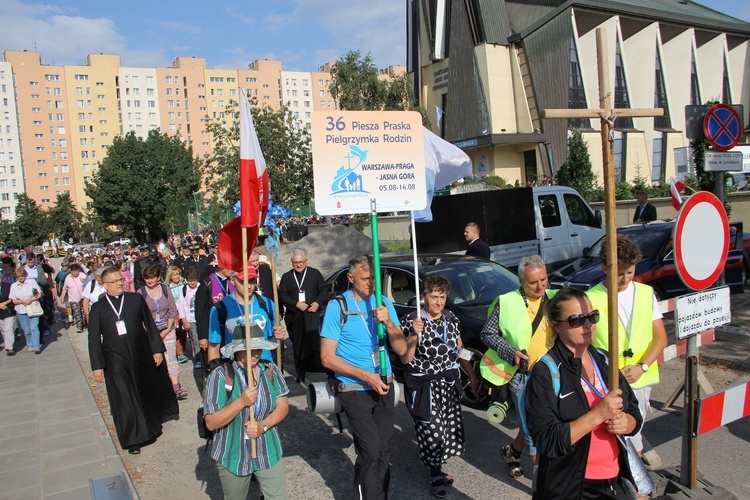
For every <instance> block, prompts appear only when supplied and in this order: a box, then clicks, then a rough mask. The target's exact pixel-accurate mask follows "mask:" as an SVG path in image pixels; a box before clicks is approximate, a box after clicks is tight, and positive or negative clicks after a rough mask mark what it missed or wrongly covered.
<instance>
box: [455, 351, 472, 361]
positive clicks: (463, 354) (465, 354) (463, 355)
mask: <svg viewBox="0 0 750 500" xmlns="http://www.w3.org/2000/svg"><path fill="white" fill-rule="evenodd" d="M458 357H459V358H461V359H464V360H466V361H471V358H473V357H474V353H473V352H471V351H470V350H468V349H461V350H460V351H458Z"/></svg>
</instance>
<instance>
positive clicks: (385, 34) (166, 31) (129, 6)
mask: <svg viewBox="0 0 750 500" xmlns="http://www.w3.org/2000/svg"><path fill="white" fill-rule="evenodd" d="M675 1H676V0H675ZM700 3H702V4H704V5H706V6H708V7H711V8H713V9H715V10H718V11H720V12H723V13H725V14H729V15H731V16H734V17H737V18H739V19H742V20H745V21H748V22H750V1H748V0H703V1H702V2H700ZM405 19H406V1H405V0H369V1H362V0H270V1H269V0H246V1H244V2H239V1H235V0H216V1H213V2H210V1H209V2H207V1H205V0H181V1H174V0H151V1H143V0H126V1H123V2H119V1H114V0H55V2H54V5H53V4H51V3H49V4H46V3H35V2H32V1H29V0H23V1H21V0H0V51H2V50H29V51H37V52H40V53H41V57H42V63H43V64H51V65H60V66H61V65H74V64H85V60H86V55H87V54H90V53H108V54H118V55H120V57H121V59H120V60H121V64H122V65H123V66H129V67H165V66H170V65H171V64H172V61H173V60H174V59H175V58H176V57H179V56H195V57H203V58H205V59H206V65H207V66H208V67H210V68H225V69H238V68H246V67H247V65H248V64H249V63H251V62H252V61H255V60H256V59H276V60H281V61H282V62H283V64H284V69H285V70H291V71H314V70H317V69H318V67H319V66H321V65H323V64H324V63H326V62H329V61H335V60H336V59H338V58H339V57H340V56H342V55H344V54H346V53H347V52H348V51H350V50H360V51H361V52H362V53H363V54H367V53H370V54H371V56H372V58H373V60H374V62H375V65H376V66H377V67H378V68H385V67H387V66H390V65H393V64H401V65H403V64H405V60H406V55H405V54H406V22H405Z"/></svg>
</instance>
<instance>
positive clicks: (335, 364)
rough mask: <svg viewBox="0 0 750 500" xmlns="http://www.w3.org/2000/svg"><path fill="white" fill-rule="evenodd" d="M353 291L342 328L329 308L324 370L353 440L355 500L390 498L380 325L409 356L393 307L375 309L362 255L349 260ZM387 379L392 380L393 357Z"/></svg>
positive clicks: (388, 397) (387, 391)
mask: <svg viewBox="0 0 750 500" xmlns="http://www.w3.org/2000/svg"><path fill="white" fill-rule="evenodd" d="M347 277H348V279H349V282H350V283H351V290H349V291H347V292H345V293H344V294H343V296H344V299H345V300H346V306H347V312H348V313H350V314H351V315H349V314H347V315H346V316H345V318H346V320H345V322H344V325H343V328H342V326H341V306H340V305H339V302H338V301H337V300H332V301H330V302H329V303H328V306H327V308H326V312H325V316H324V318H323V325H322V327H321V332H320V337H321V340H320V356H321V361H322V362H323V366H324V367H326V368H328V369H329V370H331V371H333V372H334V373H335V379H334V381H333V383H334V384H335V386H336V387H337V393H338V397H339V399H340V400H341V405H342V406H343V408H344V412H345V413H346V416H347V419H348V420H349V425H350V426H351V428H352V434H353V435H354V448H355V450H356V452H357V460H356V462H355V464H354V490H353V496H354V497H355V498H366V499H371V498H373V499H374V498H377V499H380V498H387V497H388V486H389V483H390V443H389V441H390V439H391V436H392V435H393V426H394V417H393V389H392V387H391V386H392V385H393V381H392V380H388V383H385V382H383V381H382V380H381V378H380V358H379V356H378V323H383V325H384V327H385V331H386V333H387V335H388V340H389V342H390V345H391V348H392V349H393V351H394V352H395V353H396V354H397V355H398V356H401V355H403V354H405V353H406V350H407V346H406V338H405V337H404V334H403V331H402V329H401V324H400V323H399V320H398V316H397V315H396V310H395V309H394V308H393V303H392V302H391V301H390V300H388V298H387V297H383V305H382V306H380V307H375V297H374V293H373V292H374V291H375V287H374V285H373V264H372V258H371V257H370V256H368V255H358V256H356V257H354V258H353V259H352V260H350V261H349V273H348V274H347ZM385 364H386V367H385V368H386V370H385V371H386V374H387V375H388V377H389V378H392V372H391V366H390V361H389V360H388V357H387V356H386V357H385Z"/></svg>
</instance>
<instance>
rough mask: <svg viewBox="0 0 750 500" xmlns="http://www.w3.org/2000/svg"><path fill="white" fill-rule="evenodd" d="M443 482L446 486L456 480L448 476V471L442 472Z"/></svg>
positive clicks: (451, 484)
mask: <svg viewBox="0 0 750 500" xmlns="http://www.w3.org/2000/svg"><path fill="white" fill-rule="evenodd" d="M442 474H443V482H445V485H446V486H453V483H454V482H455V481H456V480H455V479H454V478H453V477H451V476H449V475H448V473H446V472H443V473H442Z"/></svg>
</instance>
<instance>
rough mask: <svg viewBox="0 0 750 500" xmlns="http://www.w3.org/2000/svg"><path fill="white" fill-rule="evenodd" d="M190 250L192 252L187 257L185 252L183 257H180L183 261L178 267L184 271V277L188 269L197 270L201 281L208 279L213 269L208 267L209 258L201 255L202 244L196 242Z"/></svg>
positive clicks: (191, 245)
mask: <svg viewBox="0 0 750 500" xmlns="http://www.w3.org/2000/svg"><path fill="white" fill-rule="evenodd" d="M188 250H189V251H190V254H189V255H188V256H187V257H184V252H183V255H181V256H180V257H182V258H183V260H182V262H181V263H180V264H181V265H180V266H178V267H180V269H181V270H182V275H183V276H184V275H185V273H187V271H188V269H197V270H198V276H200V279H202V280H203V279H206V277H207V276H208V275H209V273H210V272H211V269H210V268H209V266H208V257H206V256H205V255H201V254H200V251H201V246H200V244H199V243H197V242H195V241H194V242H192V243H191V244H190V246H189V247H188Z"/></svg>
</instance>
